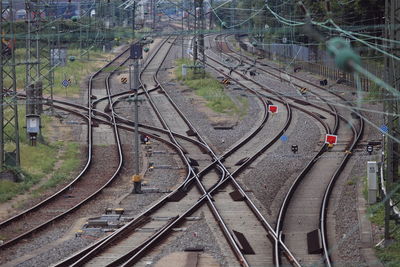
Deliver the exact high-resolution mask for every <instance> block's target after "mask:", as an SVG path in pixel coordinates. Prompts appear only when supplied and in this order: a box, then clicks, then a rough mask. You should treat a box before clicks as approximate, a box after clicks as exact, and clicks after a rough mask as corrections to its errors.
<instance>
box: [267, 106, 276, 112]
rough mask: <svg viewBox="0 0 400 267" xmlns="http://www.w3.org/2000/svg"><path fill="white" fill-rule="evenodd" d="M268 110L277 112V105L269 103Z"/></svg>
mask: <svg viewBox="0 0 400 267" xmlns="http://www.w3.org/2000/svg"><path fill="white" fill-rule="evenodd" d="M268 111H269V112H271V113H272V114H274V113H278V106H277V105H269V106H268Z"/></svg>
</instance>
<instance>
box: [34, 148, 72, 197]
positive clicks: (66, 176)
mask: <svg viewBox="0 0 400 267" xmlns="http://www.w3.org/2000/svg"><path fill="white" fill-rule="evenodd" d="M65 150H66V151H65V153H64V154H63V155H62V156H61V158H60V159H61V160H63V163H62V165H61V166H60V168H58V169H57V172H56V173H55V174H54V175H53V176H52V177H51V179H49V180H48V181H47V182H46V183H44V184H43V185H42V186H41V187H40V188H39V189H38V190H37V191H36V193H41V192H43V191H44V190H46V189H49V188H53V187H55V186H57V185H58V184H59V183H61V182H65V181H68V180H71V178H74V177H72V176H71V173H72V172H73V171H74V170H75V169H76V168H77V167H78V166H79V163H80V159H79V154H80V153H79V151H80V150H79V144H78V143H68V144H65Z"/></svg>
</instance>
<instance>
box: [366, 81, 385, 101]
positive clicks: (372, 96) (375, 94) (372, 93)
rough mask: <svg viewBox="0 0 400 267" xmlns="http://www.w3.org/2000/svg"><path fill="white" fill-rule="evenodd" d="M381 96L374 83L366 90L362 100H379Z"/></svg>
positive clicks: (378, 88)
mask: <svg viewBox="0 0 400 267" xmlns="http://www.w3.org/2000/svg"><path fill="white" fill-rule="evenodd" d="M381 98H382V92H381V89H380V87H379V86H378V85H376V84H374V85H373V86H372V87H371V88H370V89H369V91H368V92H367V94H366V96H365V97H364V100H380V99H381Z"/></svg>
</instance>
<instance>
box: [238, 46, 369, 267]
mask: <svg viewBox="0 0 400 267" xmlns="http://www.w3.org/2000/svg"><path fill="white" fill-rule="evenodd" d="M232 52H234V51H232ZM244 57H246V56H244ZM246 58H248V57H246ZM255 67H256V68H257V69H259V70H262V71H264V72H266V73H268V74H270V75H273V76H275V77H278V76H277V75H275V74H273V73H271V72H268V71H266V70H264V69H263V68H260V67H257V66H255ZM268 67H271V68H273V69H275V70H277V71H279V72H282V71H281V70H279V69H276V68H274V67H272V66H268ZM286 74H287V75H289V76H291V77H292V78H295V79H298V80H300V81H302V82H304V83H307V84H309V85H311V86H314V87H316V88H318V89H320V90H323V91H326V90H325V88H323V87H321V86H318V85H315V84H313V83H311V82H309V81H307V80H305V79H302V78H299V77H297V76H294V75H291V74H288V73H286ZM279 78H281V77H280V76H279ZM293 84H294V85H295V86H298V87H301V86H300V85H298V84H296V83H293ZM328 92H329V93H330V94H332V95H334V96H336V97H338V98H340V99H341V100H345V99H344V97H342V96H340V95H338V94H336V93H334V92H331V91H328ZM312 94H314V95H317V96H318V94H316V93H312ZM319 98H320V99H321V100H322V98H321V97H320V96H319ZM324 101H325V102H327V101H326V100H324ZM351 106H352V105H350V108H351ZM351 110H352V111H353V112H356V111H355V110H354V109H353V108H351ZM356 114H358V112H356ZM357 117H358V119H359V122H360V126H359V130H358V131H357V130H356V129H355V127H354V125H353V124H351V125H352V131H353V137H352V140H351V141H350V142H349V144H350V147H349V149H348V150H349V151H350V152H352V150H353V148H354V147H355V146H356V145H357V143H358V141H359V140H360V138H361V136H362V134H363V129H364V121H363V120H362V118H361V116H360V114H358V116H357ZM342 119H344V118H342ZM345 121H347V120H345ZM347 122H348V123H350V122H349V121H347ZM350 157H351V154H346V155H345V157H344V158H343V159H342V162H341V163H340V165H339V168H337V169H336V171H335V173H334V174H333V176H332V177H331V179H330V181H329V184H328V186H327V187H326V189H325V192H324V196H323V200H322V202H321V208H320V229H321V233H322V234H321V241H322V246H323V251H324V261H325V264H327V265H328V266H332V264H331V259H330V256H329V251H328V244H327V232H326V216H327V209H328V204H329V197H330V195H331V192H332V190H333V187H334V185H335V183H336V181H337V179H338V177H339V176H340V174H341V172H342V171H343V169H344V168H345V166H346V163H347V161H348V160H349V159H350Z"/></svg>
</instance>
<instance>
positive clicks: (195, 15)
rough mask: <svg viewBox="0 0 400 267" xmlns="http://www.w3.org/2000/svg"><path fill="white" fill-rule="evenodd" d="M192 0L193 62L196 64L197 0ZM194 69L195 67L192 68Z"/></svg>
mask: <svg viewBox="0 0 400 267" xmlns="http://www.w3.org/2000/svg"><path fill="white" fill-rule="evenodd" d="M193 1H194V43H193V62H194V65H196V62H197V57H198V56H197V49H198V48H197V37H198V36H197V1H196V0H193ZM194 70H195V71H196V69H194Z"/></svg>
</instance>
